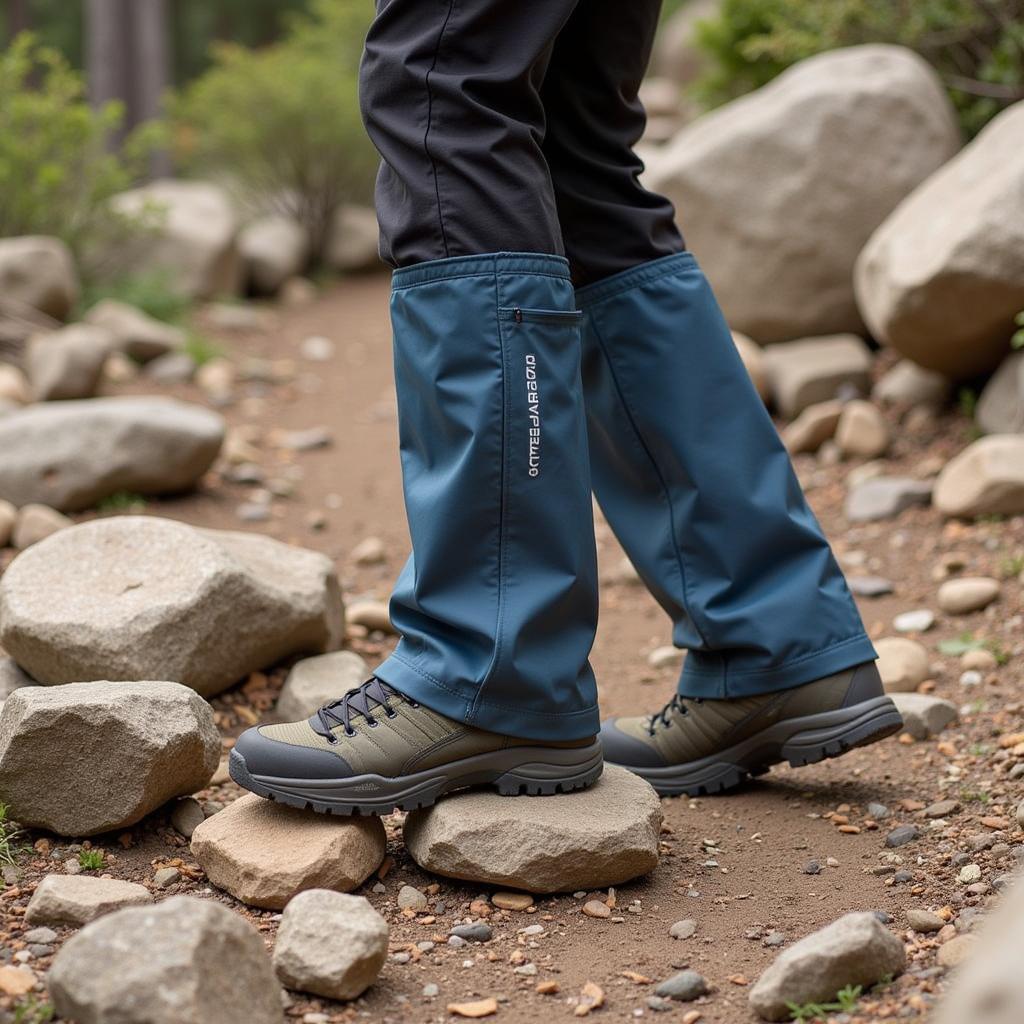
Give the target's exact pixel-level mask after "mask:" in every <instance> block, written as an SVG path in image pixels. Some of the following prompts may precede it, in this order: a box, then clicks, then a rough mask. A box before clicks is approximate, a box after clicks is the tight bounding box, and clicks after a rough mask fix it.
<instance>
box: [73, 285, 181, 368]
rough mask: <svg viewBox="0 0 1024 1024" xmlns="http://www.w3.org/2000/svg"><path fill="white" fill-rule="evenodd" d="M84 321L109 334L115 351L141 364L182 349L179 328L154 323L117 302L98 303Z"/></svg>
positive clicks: (142, 313)
mask: <svg viewBox="0 0 1024 1024" xmlns="http://www.w3.org/2000/svg"><path fill="white" fill-rule="evenodd" d="M85 322H86V323H89V324H92V325H93V326H95V327H101V328H103V330H105V331H107V332H109V334H110V337H111V339H112V342H113V345H114V346H115V347H116V348H117V350H118V351H120V352H124V353H125V355H128V356H131V357H132V359H134V360H136V361H137V362H140V363H148V362H150V360H153V359H158V358H159V357H160V356H164V355H167V353H168V352H178V351H180V350H181V349H182V348H184V346H185V332H184V331H183V330H182V329H181V328H180V327H174V326H173V325H171V324H167V323H164V322H163V321H162V320H156V319H154V318H153V317H151V316H149V315H148V314H147V313H144V312H143V311H142V310H141V309H136V308H135V306H130V305H128V303H126V302H118V301H117V300H116V299H103V300H102V301H101V302H97V303H96V305H95V306H93V307H92V309H90V310H89V312H88V313H87V314H86V315H85Z"/></svg>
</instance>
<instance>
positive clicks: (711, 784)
mask: <svg viewBox="0 0 1024 1024" xmlns="http://www.w3.org/2000/svg"><path fill="white" fill-rule="evenodd" d="M902 728H903V718H902V717H901V716H900V713H899V711H898V710H897V708H896V705H895V704H893V702H892V701H891V700H890V699H889V698H888V697H877V698H874V699H872V700H868V701H863V702H862V703H859V704H855V705H853V706H852V707H849V708H843V709H840V710H839V711H833V712H826V713H824V714H821V715H810V716H807V717H804V718H796V719H789V720H786V721H783V722H778V723H776V724H775V725H772V726H770V727H769V728H767V729H765V730H763V731H762V732H760V733H758V734H756V735H755V736H752V737H750V738H749V739H747V740H745V741H744V742H743V743H742V744H738V745H737V746H735V747H733V748H731V749H729V750H724V751H720V752H719V753H717V754H715V755H713V756H711V757H706V758H702V759H701V760H699V761H691V762H688V763H686V764H682V765H670V766H668V767H665V768H647V767H638V766H635V765H628V764H623V765H622V766H621V767H623V768H628V769H629V770H630V771H631V772H634V773H635V774H637V775H639V776H640V777H641V778H644V779H646V780H647V781H648V782H649V783H650V784H651V785H652V786H653V787H654V789H655V791H656V792H657V793H658V795H659V796H681V795H684V794H685V795H686V796H711V795H714V794H715V793H722V792H724V791H726V790H729V789H734V788H736V787H737V786H739V785H741V784H742V783H744V782H746V781H748V780H749V779H750V778H752V777H753V776H757V775H764V774H765V772H767V771H768V770H769V769H770V768H771V767H772V765H775V764H782V763H783V762H788V763H789V765H790V767H793V768H801V767H803V766H804V765H808V764H815V763H817V762H819V761H824V760H825V759H826V758H832V757H840V756H841V755H843V754H845V753H846V752H847V751H850V750H853V749H855V748H857V747H864V746H867V745H868V744H870V743H877V742H878V741H879V740H882V739H885V738H886V737H887V736H892V735H893V734H894V733H897V732H899V731H900V730H901V729H902ZM609 763H611V762H610V760H609Z"/></svg>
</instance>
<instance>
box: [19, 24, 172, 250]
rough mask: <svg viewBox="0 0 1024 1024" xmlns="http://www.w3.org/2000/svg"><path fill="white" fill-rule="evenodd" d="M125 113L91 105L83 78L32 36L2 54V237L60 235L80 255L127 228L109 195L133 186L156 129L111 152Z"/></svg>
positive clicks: (112, 106)
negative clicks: (112, 137)
mask: <svg viewBox="0 0 1024 1024" xmlns="http://www.w3.org/2000/svg"><path fill="white" fill-rule="evenodd" d="M121 116H122V111H121V108H120V106H119V105H118V104H115V103H111V104H108V105H107V106H105V107H104V108H103V109H102V110H99V111H95V110H93V109H92V108H91V107H90V106H89V104H88V102H87V101H86V99H85V91H84V85H83V82H82V78H81V76H80V75H79V74H78V73H77V72H75V71H73V70H72V69H71V67H70V66H69V65H68V63H67V61H66V60H65V59H64V58H63V57H62V56H61V55H60V54H59V53H58V52H57V51H56V50H54V49H51V48H49V47H45V46H40V45H39V44H38V42H37V41H36V40H35V38H34V37H33V36H32V35H31V34H29V33H22V34H21V35H19V36H18V37H17V39H15V40H14V42H13V43H12V44H11V45H10V46H9V47H8V48H7V49H6V50H5V51H3V52H0V237H3V236H10V235H28V234H42V235H56V236H57V237H59V238H62V239H63V240H64V241H65V242H67V243H68V245H69V246H70V247H71V249H72V250H73V251H74V252H75V254H76V255H77V256H79V257H81V255H82V252H83V249H84V248H85V247H86V245H87V244H88V245H90V246H91V245H92V243H94V242H98V241H100V240H102V239H104V238H107V239H109V238H110V237H111V236H115V235H116V234H118V233H120V232H124V231H128V230H130V229H131V224H130V222H128V221H126V220H125V219H124V218H119V217H117V216H116V215H115V214H114V213H113V212H111V210H110V209H109V206H108V204H107V200H108V199H109V198H110V196H112V195H114V194H115V193H117V192H120V191H122V190H123V189H126V188H128V187H129V186H130V185H132V184H133V182H134V180H135V178H136V171H137V170H141V168H142V166H143V161H144V158H145V156H146V153H147V150H148V148H149V147H150V146H151V145H153V144H154V142H155V133H154V131H153V130H152V129H149V128H147V129H145V130H142V131H140V132H137V133H135V134H134V135H133V136H132V138H131V139H130V140H129V142H128V143H127V144H126V146H125V148H124V149H123V150H122V151H120V152H116V153H112V152H108V150H107V148H106V142H107V139H108V137H109V136H110V133H111V132H112V131H113V130H114V129H115V128H117V126H118V125H119V124H120V122H121Z"/></svg>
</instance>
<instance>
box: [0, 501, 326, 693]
mask: <svg viewBox="0 0 1024 1024" xmlns="http://www.w3.org/2000/svg"><path fill="white" fill-rule="evenodd" d="M343 632H344V611H343V607H342V601H341V591H340V587H339V584H338V578H337V575H336V574H335V570H334V566H333V565H332V563H331V560H330V559H329V558H327V556H326V555H321V554H319V553H317V552H315V551H307V550H305V549H303V548H296V547H291V546H289V545H287V544H282V543H280V542H279V541H276V540H271V539H270V538H269V537H261V536H259V535H257V534H252V533H232V532H227V531H221V530H197V529H195V528H193V527H191V526H186V525H185V524H184V523H177V522H173V521H172V520H170V519H159V518H157V517H155V516H115V517H112V518H108V519H97V520H93V521H92V522H88V523H82V524H80V525H78V526H74V527H72V528H70V529H67V530H62V531H61V532H60V533H56V534H54V535H53V536H51V537H47V538H46V540H44V541H42V542H40V543H39V544H36V545H34V546H33V547H31V548H29V549H28V550H27V551H25V552H23V553H22V554H21V555H19V556H18V557H17V558H16V559H15V560H14V561H13V562H12V563H11V565H10V567H9V568H8V570H7V572H6V573H4V575H3V577H2V578H0V643H2V644H3V646H4V648H6V650H7V651H8V652H9V653H10V654H11V655H12V657H14V659H15V660H16V661H17V662H18V664H19V665H21V666H22V667H23V668H24V669H26V670H27V671H28V672H29V673H30V675H32V676H33V678H35V679H37V680H38V681H39V682H40V683H67V682H72V681H81V680H85V679H114V680H132V679H171V680H174V681H175V682H180V683H184V684H185V685H187V686H190V687H192V689H194V690H197V691H198V692H199V693H201V694H204V695H206V696H209V695H211V694H215V693H219V692H220V691H221V690H223V689H225V688H226V687H228V686H230V685H231V684H232V683H235V682H237V681H238V680H239V679H240V678H242V677H244V676H245V675H247V674H248V673H249V672H252V671H254V670H256V669H259V668H264V667H266V666H267V665H271V664H273V663H274V662H275V661H277V660H279V659H280V658H283V657H285V656H287V655H289V654H294V653H299V652H321V651H327V650H331V649H333V648H336V647H337V646H338V645H339V644H340V642H341V638H342V636H343Z"/></svg>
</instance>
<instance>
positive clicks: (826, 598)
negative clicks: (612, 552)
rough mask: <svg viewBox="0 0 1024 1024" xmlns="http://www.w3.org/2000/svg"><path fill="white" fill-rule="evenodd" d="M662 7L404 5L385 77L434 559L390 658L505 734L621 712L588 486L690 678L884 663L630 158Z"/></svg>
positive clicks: (402, 347)
mask: <svg viewBox="0 0 1024 1024" xmlns="http://www.w3.org/2000/svg"><path fill="white" fill-rule="evenodd" d="M659 6H660V5H659V0H626V2H623V0H379V2H378V8H377V18H376V20H375V22H374V24H373V26H372V28H371V29H370V32H369V35H368V38H367V42H366V54H365V57H364V61H363V66H362V71H361V79H360V81H361V85H360V97H361V104H362V109H363V115H364V119H365V122H366V126H367V129H368V131H369V134H370V136H371V138H372V139H373V141H374V143H375V145H376V146H377V148H378V150H379V151H380V153H381V156H382V158H383V162H382V165H381V169H380V174H379V177H378V181H377V214H378V218H379V221H380V226H381V255H382V257H383V258H384V259H385V260H386V261H387V262H389V263H390V264H391V265H392V266H393V267H395V268H396V269H395V273H394V280H393V290H392V299H391V315H392V323H393V328H394V351H395V373H396V385H397V394H398V404H399V434H400V442H401V449H402V471H403V483H404V490H405V500H406V510H407V513H408V518H409V528H410V533H411V536H412V546H413V553H412V556H411V557H410V559H409V561H408V563H407V564H406V566H405V568H404V570H403V572H402V574H401V576H400V578H399V580H398V582H397V584H396V586H395V590H394V592H393V595H392V600H391V617H392V621H393V623H394V625H395V627H396V629H397V630H398V632H399V633H400V634H401V640H400V642H399V644H398V646H397V648H396V650H395V651H394V653H393V654H392V655H391V656H390V657H389V658H387V659H386V660H385V662H384V663H383V665H381V666H380V667H379V668H378V669H377V675H378V676H379V677H380V678H382V679H384V680H385V681H386V682H389V683H391V684H392V685H393V686H396V687H397V688H398V689H400V690H402V691H404V692H405V693H407V694H409V695H410V696H412V697H414V698H415V699H416V700H420V701H422V702H423V703H424V704H426V705H428V706H430V707H433V708H435V709H436V710H438V711H441V712H443V713H445V714H447V715H450V716H451V717H453V718H457V719H460V720H463V721H466V722H469V723H472V724H475V725H478V726H480V727H482V728H486V729H491V730H494V731H497V732H503V733H507V734H510V735H515V736H523V737H527V738H539V739H556V738H561V739H576V738H580V737H583V736H587V735H591V734H593V733H594V732H595V731H596V729H597V725H598V713H597V694H596V685H595V680H594V676H593V672H592V671H591V669H590V665H589V662H588V657H589V652H590V648H591V645H592V642H593V637H594V630H595V628H596V623H597V578H596V566H595V550H594V549H595V546H594V532H593V521H592V514H591V504H590V500H591V499H590V495H591V488H593V491H594V493H595V494H596V496H597V499H598V501H599V502H600V504H601V507H602V510H603V511H604V513H605V515H606V517H607V519H608V522H609V524H610V525H611V527H612V529H613V530H614V531H615V533H616V536H617V537H618V538H619V540H620V541H621V543H622V545H623V547H624V548H625V550H626V552H627V554H628V555H629V557H630V559H631V560H632V562H633V564H634V565H635V566H636V568H637V570H638V572H639V573H640V576H641V577H642V579H643V581H644V582H645V583H646V585H647V586H648V588H649V589H650V590H651V592H652V594H653V595H654V596H655V598H656V599H657V600H658V601H659V603H660V604H661V605H662V607H663V608H664V609H665V610H666V612H667V613H668V614H669V616H670V618H671V620H672V623H673V641H674V642H675V643H676V644H677V645H678V646H680V647H684V648H686V649H687V651H688V655H687V658H686V662H685V664H684V668H683V672H682V675H681V678H680V682H679V689H680V692H682V693H683V694H684V695H689V696H701V697H711V698H715V697H719V698H722V697H731V696H748V695H751V694H756V693H764V692H770V691H774V690H780V689H786V688H788V687H792V686H797V685H800V684H801V683H805V682H808V681H810V680H813V679H817V678H820V677H822V676H826V675H829V674H832V673H834V672H839V671H841V670H843V669H844V668H848V667H850V666H853V665H856V664H859V663H861V662H864V661H868V660H870V659H872V658H873V657H874V651H873V649H872V647H871V644H870V641H869V640H868V639H867V637H866V636H865V634H864V630H863V626H862V624H861V621H860V617H859V615H858V613H857V610H856V607H855V606H854V604H853V601H852V599H851V597H850V594H849V592H848V591H847V588H846V585H845V581H844V580H843V577H842V574H841V573H840V571H839V569H838V567H837V566H836V563H835V560H834V559H833V557H832V554H831V551H830V549H829V546H828V544H827V542H826V541H825V539H824V537H823V535H822V533H821V530H820V528H819V527H818V524H817V522H816V521H815V519H814V516H813V515H812V513H811V512H810V510H809V508H808V507H807V505H806V502H805V501H804V498H803V495H802V493H801V491H800V488H799V485H798V484H797V482H796V479H795V477H794V474H793V472H792V468H791V466H790V463H789V459H788V457H787V455H786V452H785V450H784V448H783V447H782V445H781V443H780V441H779V439H778V436H777V434H776V433H775V430H774V427H773V426H772V423H771V420H770V419H769V417H768V415H767V412H766V411H765V409H764V406H763V404H762V403H761V401H760V399H759V398H758V396H757V394H756V392H755V391H754V388H753V386H752V384H751V382H750V380H749V377H748V376H747V374H746V371H745V369H744V367H743V364H742V362H741V360H740V358H739V356H738V354H737V352H736V349H735V346H734V345H733V343H732V339H731V336H730V333H729V329H728V327H727V326H726V323H725V321H724V319H723V317H722V315H721V312H720V311H719V309H718V306H717V304H716V302H715V300H714V296H713V294H712V293H711V290H710V287H709V286H708V283H707V281H706V279H705V278H704V275H703V274H702V273H701V271H700V269H699V267H698V266H697V264H696V261H695V260H694V258H693V256H692V255H691V254H690V253H688V252H685V251H684V246H683V240H682V237H681V235H680V233H679V231H678V230H677V228H676V226H675V223H674V219H673V210H672V206H671V204H670V203H669V202H668V200H666V199H664V198H663V197H661V196H657V195H654V194H652V193H650V192H648V191H646V190H645V189H643V188H642V187H641V186H640V184H639V183H638V181H637V174H638V172H639V171H640V169H641V165H640V163H639V161H638V160H637V158H636V156H635V155H634V154H633V151H632V146H633V144H634V143H635V142H636V140H637V139H638V138H639V137H640V134H641V132H642V130H643V127H644V114H643V110H642V107H641V105H640V103H639V102H638V100H637V90H638V87H639V85H640V81H641V78H642V77H643V74H644V71H645V68H646V64H647V60H648V56H649V53H650V49H651V43H652V39H653V36H654V32H655V27H656V24H657V20H658V13H659Z"/></svg>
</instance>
